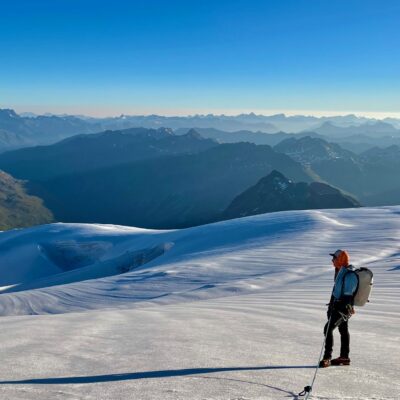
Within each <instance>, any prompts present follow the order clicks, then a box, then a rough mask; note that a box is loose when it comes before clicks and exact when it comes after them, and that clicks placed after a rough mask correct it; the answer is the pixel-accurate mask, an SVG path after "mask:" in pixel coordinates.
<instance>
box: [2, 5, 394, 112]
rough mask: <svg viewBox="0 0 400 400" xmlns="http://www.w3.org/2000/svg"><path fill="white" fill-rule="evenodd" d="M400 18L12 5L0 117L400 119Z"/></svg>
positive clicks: (376, 12) (361, 11)
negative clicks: (6, 112) (7, 113)
mask: <svg viewBox="0 0 400 400" xmlns="http://www.w3.org/2000/svg"><path fill="white" fill-rule="evenodd" d="M399 15H400V1H397V0H385V1H384V2H382V1H377V0H331V1H327V0H326V1H325V0H264V1H260V0H255V1H242V0H240V1H238V0H231V1H226V0H220V1H217V2H215V1H214V2H212V1H209V0H203V1H201V2H197V1H196V2H194V1H190V0H186V1H177V0H170V1H160V0H158V1H155V0H147V1H136V0H132V1H121V0H114V1H112V2H111V1H104V0H97V1H91V0H57V1H54V0H35V1H29V0H25V1H19V0H16V1H14V2H13V3H11V2H7V3H3V4H2V7H1V12H0V37H1V40H0V50H1V53H0V54H1V61H2V62H0V107H2V108H14V109H15V110H17V111H18V112H22V111H32V112H36V113H44V112H52V113H71V114H87V115H94V116H106V115H119V114H122V113H124V114H151V113H157V114H165V115H187V114H195V113H203V114H206V113H216V114H220V113H225V114H238V113H241V112H251V111H254V112H256V113H262V114H273V113H279V112H285V113H287V114H310V115H333V114H349V113H355V114H357V115H364V116H372V117H385V116H397V117H399V116H400V52H399V51H398V47H399V44H400V43H399V42H400V28H399V25H400V24H399V22H398V20H399Z"/></svg>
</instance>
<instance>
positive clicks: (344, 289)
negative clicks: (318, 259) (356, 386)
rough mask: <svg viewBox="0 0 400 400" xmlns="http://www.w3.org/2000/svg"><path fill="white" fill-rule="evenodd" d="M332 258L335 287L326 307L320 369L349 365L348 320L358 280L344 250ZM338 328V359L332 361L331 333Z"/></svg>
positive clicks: (333, 254)
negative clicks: (323, 344) (326, 320)
mask: <svg viewBox="0 0 400 400" xmlns="http://www.w3.org/2000/svg"><path fill="white" fill-rule="evenodd" d="M330 256H332V263H333V266H334V267H335V285H334V287H333V291H332V297H331V300H330V302H329V307H328V322H327V323H326V325H325V327H324V334H325V337H326V339H325V353H324V357H323V358H322V360H321V361H320V363H319V366H320V368H326V367H329V366H330V365H350V358H349V353H350V334H349V326H348V320H349V318H350V317H351V316H352V314H354V308H353V298H354V294H355V292H356V291H357V286H358V278H357V276H356V274H355V273H353V272H352V271H354V267H353V266H352V265H350V264H349V255H348V253H347V252H346V251H344V250H337V251H335V253H332V254H330ZM336 328H339V332H340V340H341V346H340V357H338V358H335V359H333V360H332V351H333V331H334V330H335V329H336Z"/></svg>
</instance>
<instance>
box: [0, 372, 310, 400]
mask: <svg viewBox="0 0 400 400" xmlns="http://www.w3.org/2000/svg"><path fill="white" fill-rule="evenodd" d="M303 368H316V366H315V365H274V366H264V367H225V368H190V369H172V370H160V371H144V372H128V373H125V374H108V375H88V376H66V377H58V378H36V379H23V380H17V381H0V385H11V384H41V385H70V384H85V383H101V382H117V381H127V380H136V379H156V378H170V377H179V376H190V375H201V374H211V373H215V372H231V371H262V370H269V369H303ZM203 378H207V379H228V380H232V381H238V382H244V383H250V384H254V385H261V386H266V387H268V388H270V389H274V390H278V391H280V392H284V393H287V394H289V395H290V396H293V399H297V398H298V397H297V395H296V394H295V393H294V392H290V391H287V390H284V389H280V388H278V387H275V386H270V385H266V384H260V383H256V382H248V381H244V380H238V379H231V378H224V377H213V378H211V377H203Z"/></svg>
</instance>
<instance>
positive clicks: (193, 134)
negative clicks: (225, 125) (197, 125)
mask: <svg viewBox="0 0 400 400" xmlns="http://www.w3.org/2000/svg"><path fill="white" fill-rule="evenodd" d="M185 136H186V137H190V138H193V139H203V136H201V135H200V133H199V132H197V131H196V129H193V128H192V129H190V130H188V132H187V133H186V134H185Z"/></svg>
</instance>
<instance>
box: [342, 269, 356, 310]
mask: <svg viewBox="0 0 400 400" xmlns="http://www.w3.org/2000/svg"><path fill="white" fill-rule="evenodd" d="M349 267H352V265H349ZM350 272H351V273H353V274H354V275H355V276H356V277H357V287H356V290H355V291H354V294H353V295H352V296H351V297H352V299H351V303H352V305H353V303H354V297H355V294H356V293H357V291H358V286H359V284H360V280H359V279H358V275H357V273H356V271H353V270H351V269H348V268H346V272H345V274H344V275H343V279H342V292H341V294H340V298H343V297H344V285H345V282H346V276H347V274H348V273H350Z"/></svg>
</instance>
